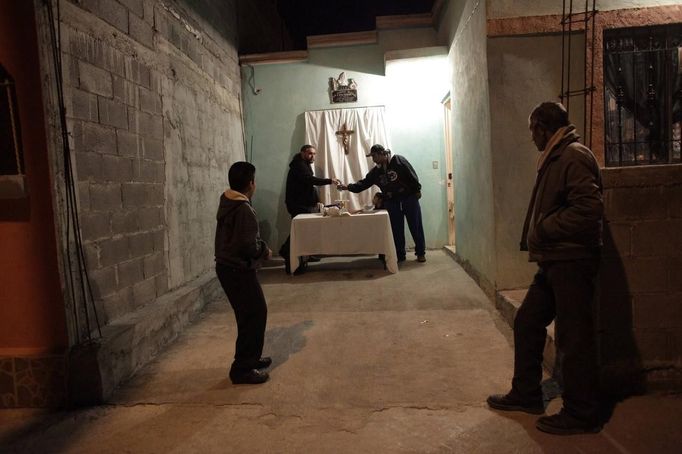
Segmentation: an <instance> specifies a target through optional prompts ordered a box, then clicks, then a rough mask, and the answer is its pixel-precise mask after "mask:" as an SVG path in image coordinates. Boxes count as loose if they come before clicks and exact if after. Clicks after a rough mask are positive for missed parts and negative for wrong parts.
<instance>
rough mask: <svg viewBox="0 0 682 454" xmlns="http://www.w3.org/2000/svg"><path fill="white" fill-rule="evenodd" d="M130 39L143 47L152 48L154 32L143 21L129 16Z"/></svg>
mask: <svg viewBox="0 0 682 454" xmlns="http://www.w3.org/2000/svg"><path fill="white" fill-rule="evenodd" d="M130 37H131V38H133V39H134V40H135V41H137V42H138V43H140V44H142V45H143V46H147V47H149V48H150V49H153V48H154V30H153V29H152V26H151V25H149V24H148V23H147V22H145V21H144V20H143V19H141V18H139V17H137V16H135V15H133V14H131V15H130Z"/></svg>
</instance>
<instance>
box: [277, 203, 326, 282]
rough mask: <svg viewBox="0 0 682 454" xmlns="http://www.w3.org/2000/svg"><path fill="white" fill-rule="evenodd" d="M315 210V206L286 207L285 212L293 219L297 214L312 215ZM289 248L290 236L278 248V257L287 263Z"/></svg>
mask: <svg viewBox="0 0 682 454" xmlns="http://www.w3.org/2000/svg"><path fill="white" fill-rule="evenodd" d="M316 209H317V206H310V207H304V206H295V207H293V206H287V211H288V212H289V216H291V219H293V218H295V217H296V216H298V215H299V214H308V213H314V212H315V210H316ZM290 248H291V236H290V235H287V239H286V241H285V242H284V244H282V247H281V248H279V255H280V256H282V258H284V260H285V261H286V262H288V261H289V252H290V250H291V249H290ZM291 271H296V270H291Z"/></svg>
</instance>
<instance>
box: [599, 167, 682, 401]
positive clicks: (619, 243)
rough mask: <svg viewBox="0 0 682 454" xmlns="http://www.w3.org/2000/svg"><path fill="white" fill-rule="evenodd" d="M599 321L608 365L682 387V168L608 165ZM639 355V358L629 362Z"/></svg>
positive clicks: (660, 383) (652, 384)
mask: <svg viewBox="0 0 682 454" xmlns="http://www.w3.org/2000/svg"><path fill="white" fill-rule="evenodd" d="M603 176H604V202H605V208H606V219H607V224H606V226H605V232H604V233H605V234H604V239H605V245H604V246H605V247H604V262H603V266H602V272H601V278H600V279H601V285H600V288H601V298H600V310H599V314H600V322H599V327H600V331H601V348H602V357H603V361H604V363H605V364H604V365H605V366H606V368H607V371H608V368H609V367H611V368H614V370H613V373H614V374H618V369H621V368H622V367H630V368H631V367H632V366H635V367H637V368H638V369H640V370H643V371H644V374H645V378H646V381H647V384H648V385H649V387H650V388H654V389H655V388H667V389H671V388H673V389H674V388H677V389H680V387H682V284H681V283H682V279H680V277H681V275H680V272H681V270H682V234H681V233H682V166H680V165H671V166H647V167H631V168H611V169H610V168H606V169H604V170H603ZM632 358H635V360H636V362H637V364H631V363H630V364H626V363H628V362H631V361H632Z"/></svg>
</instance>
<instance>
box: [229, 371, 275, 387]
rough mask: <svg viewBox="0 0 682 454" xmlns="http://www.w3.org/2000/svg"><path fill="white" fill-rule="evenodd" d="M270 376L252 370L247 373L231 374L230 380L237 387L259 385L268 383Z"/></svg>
mask: <svg viewBox="0 0 682 454" xmlns="http://www.w3.org/2000/svg"><path fill="white" fill-rule="evenodd" d="M268 378H270V376H269V375H268V373H267V372H263V371H260V370H258V369H251V370H248V371H246V372H238V373H235V372H230V380H232V383H234V384H235V385H259V384H261V383H265V382H266V381H268Z"/></svg>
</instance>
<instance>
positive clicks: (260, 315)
mask: <svg viewBox="0 0 682 454" xmlns="http://www.w3.org/2000/svg"><path fill="white" fill-rule="evenodd" d="M216 274H217V275H218V280H219V281H220V285H221V286H222V287H223V290H224V291H225V294H226V295H227V299H228V300H229V301H230V305H231V306H232V309H233V310H234V316H235V319H236V320H237V342H236V345H235V349H234V362H233V363H232V368H231V372H245V371H247V370H249V369H254V368H255V366H256V361H258V360H259V359H260V357H261V355H262V354H263V341H264V338H265V323H266V321H267V318H268V307H267V304H266V303H265V296H264V295H263V290H262V289H261V286H260V282H258V276H257V275H256V271H255V270H250V271H236V270H233V269H232V268H230V267H228V266H225V265H221V264H216Z"/></svg>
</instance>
